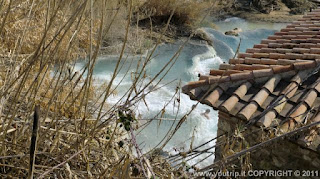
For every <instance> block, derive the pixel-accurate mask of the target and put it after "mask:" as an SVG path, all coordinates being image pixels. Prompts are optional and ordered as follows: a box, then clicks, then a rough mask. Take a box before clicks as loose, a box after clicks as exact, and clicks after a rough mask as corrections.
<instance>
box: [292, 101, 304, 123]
mask: <svg viewBox="0 0 320 179" xmlns="http://www.w3.org/2000/svg"><path fill="white" fill-rule="evenodd" d="M307 109H308V106H307V105H306V104H303V103H302V104H300V105H299V106H297V107H296V109H295V110H294V111H293V113H291V114H290V117H291V118H293V119H294V120H295V121H297V122H300V123H301V122H302V120H303V117H304V116H305V115H306V114H305V112H306V111H307Z"/></svg>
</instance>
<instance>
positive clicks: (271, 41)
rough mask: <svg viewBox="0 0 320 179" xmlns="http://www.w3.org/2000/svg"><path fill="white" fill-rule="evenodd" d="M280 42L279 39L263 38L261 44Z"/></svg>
mask: <svg viewBox="0 0 320 179" xmlns="http://www.w3.org/2000/svg"><path fill="white" fill-rule="evenodd" d="M270 43H279V42H278V40H270V39H263V40H261V44H270Z"/></svg>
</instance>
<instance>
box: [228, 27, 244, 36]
mask: <svg viewBox="0 0 320 179" xmlns="http://www.w3.org/2000/svg"><path fill="white" fill-rule="evenodd" d="M240 32H242V30H241V29H240V28H234V29H233V30H230V31H227V32H225V33H224V34H225V35H231V36H239V33H240Z"/></svg>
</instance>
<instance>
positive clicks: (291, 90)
mask: <svg viewBox="0 0 320 179" xmlns="http://www.w3.org/2000/svg"><path fill="white" fill-rule="evenodd" d="M315 14H316V15H317V16H318V17H314V15H315ZM307 17H310V18H305V19H301V20H299V21H295V22H293V23H292V24H291V25H288V26H287V28H284V29H282V30H281V31H280V32H276V33H275V34H274V35H271V36H269V37H268V38H267V39H264V40H262V41H261V44H256V45H254V47H253V48H251V49H247V50H246V53H239V54H238V57H237V58H236V59H230V60H229V64H227V63H223V64H221V65H220V67H219V70H210V75H207V76H205V75H200V78H199V81H196V82H190V83H188V84H187V85H185V86H184V87H183V88H182V90H183V92H184V93H186V94H188V95H189V96H190V98H191V99H195V100H200V99H202V98H203V97H204V94H207V93H208V95H207V96H205V97H204V99H203V100H202V101H200V102H201V103H204V104H208V105H210V106H212V107H213V108H214V109H219V110H222V111H225V112H226V113H228V114H229V115H233V116H238V117H239V118H242V119H245V120H250V119H251V118H253V117H255V116H257V115H259V114H261V111H262V110H265V109H267V108H268V106H269V105H270V104H272V101H277V102H278V105H276V106H274V107H273V108H272V109H268V110H269V111H267V112H266V113H265V114H264V115H262V116H259V117H260V119H259V120H258V122H257V125H258V126H264V127H269V126H270V125H271V124H272V123H273V124H277V123H275V121H276V120H277V122H279V121H280V122H281V126H280V129H281V130H282V131H284V132H286V131H288V130H292V129H294V128H295V126H296V124H297V123H301V122H303V120H304V117H305V114H306V111H308V110H309V109H311V108H314V107H315V105H319V103H320V97H319V98H318V94H320V78H319V79H317V78H318V76H317V75H320V72H319V73H318V74H316V75H312V76H311V77H310V76H308V75H309V73H310V72H311V71H312V70H314V69H315V68H316V67H317V66H318V65H319V64H320V9H318V10H317V11H316V12H315V13H312V14H311V15H310V14H308V16H307ZM306 77H308V78H306ZM304 80H307V82H304V83H302V82H303V81H304ZM252 86H254V87H252ZM212 89H213V90H212ZM304 89H306V90H307V92H304ZM208 90H212V91H209V92H208ZM319 96H320V95H319ZM310 116H311V115H310ZM317 117H318V118H317ZM317 117H316V118H317V119H318V120H319V121H320V114H319V115H318V116H317ZM317 127H320V125H319V126H317ZM311 138H312V136H311V135H309V134H308V135H307V136H305V137H304V138H303V140H302V138H301V141H308V142H310V141H312V139H311Z"/></svg>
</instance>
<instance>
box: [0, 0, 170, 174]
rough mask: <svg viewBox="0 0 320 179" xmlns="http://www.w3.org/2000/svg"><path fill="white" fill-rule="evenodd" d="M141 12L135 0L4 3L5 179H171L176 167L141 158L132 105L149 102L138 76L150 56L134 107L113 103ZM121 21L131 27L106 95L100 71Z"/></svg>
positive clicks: (0, 8) (1, 169)
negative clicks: (103, 48)
mask: <svg viewBox="0 0 320 179" xmlns="http://www.w3.org/2000/svg"><path fill="white" fill-rule="evenodd" d="M133 9H134V7H133V3H132V2H131V1H122V0H119V1H114V0H96V1H93V0H55V1H51V0H48V1H40V0H32V1H30V0H5V1H1V3H0V14H1V16H0V34H1V36H0V41H1V44H0V53H1V54H0V55H1V59H0V65H1V67H2V68H1V69H2V71H1V72H0V75H1V83H0V178H13V177H19V178H26V177H27V176H29V177H31V176H32V175H33V176H34V177H39V178H48V177H50V178H99V177H100V178H110V177H118V178H128V176H132V175H133V171H135V174H134V175H135V176H150V175H156V176H160V177H169V175H171V170H173V169H171V168H170V166H167V167H166V168H163V167H159V166H162V164H163V163H165V161H161V162H157V163H156V164H153V163H151V164H150V162H149V159H148V158H147V157H146V156H144V155H141V153H139V154H138V157H137V156H135V155H133V151H134V149H136V150H137V151H139V146H138V145H137V144H136V141H135V134H134V132H133V130H134V129H133V127H132V126H135V125H136V124H137V120H136V119H134V115H133V112H132V111H131V110H130V107H131V106H133V105H134V104H133V103H135V102H138V101H139V100H141V99H142V98H141V97H140V96H138V95H136V94H142V91H143V90H144V89H143V88H136V87H135V85H138V84H139V85H140V84H141V83H140V82H141V81H142V82H143V78H145V77H143V76H138V75H141V74H143V73H142V72H143V70H144V68H145V66H146V64H147V63H148V62H150V58H149V59H148V60H147V61H146V62H141V64H143V68H141V69H140V68H139V70H141V73H139V72H137V73H136V74H137V76H136V77H135V78H134V80H136V81H135V82H134V84H133V87H131V88H130V89H129V90H128V91H129V92H130V93H133V91H134V92H136V94H131V97H132V98H134V100H131V99H130V100H131V101H134V102H132V103H131V102H128V103H127V104H126V105H121V104H118V105H114V106H109V105H107V104H106V101H107V99H108V97H109V96H110V95H111V94H113V93H114V91H115V89H114V88H113V86H114V84H113V80H114V78H115V76H116V75H117V73H116V72H117V71H118V70H119V68H121V64H122V63H124V62H123V61H124V60H123V59H122V57H123V56H124V49H126V48H127V47H126V43H127V42H128V39H129V38H130V37H132V36H134V35H130V34H129V32H130V27H131V25H132V24H131V21H130V20H131V18H132V12H133ZM120 10H122V11H125V12H122V13H120ZM119 14H121V16H120V18H119V17H118V16H117V15H119ZM117 18H119V19H121V22H124V25H121V26H116V27H121V28H122V27H123V28H122V29H118V31H121V33H120V34H122V35H118V36H119V38H120V37H121V38H122V43H121V44H120V47H121V48H119V49H120V52H119V56H120V57H119V60H118V65H117V67H116V69H115V74H114V76H113V78H112V80H111V81H110V82H108V83H107V84H106V85H104V86H101V88H100V90H99V91H98V90H96V89H97V88H96V86H95V84H94V79H93V67H94V65H95V62H96V60H97V56H98V54H99V49H100V45H101V44H102V41H103V39H109V40H110V39H112V33H113V32H114V31H116V29H117V28H116V27H112V25H113V24H117V23H118V22H117V21H116V19H117ZM111 27H112V28H111ZM110 32H111V34H110ZM111 42H112V40H111ZM79 57H84V58H86V65H85V68H84V71H78V72H75V71H74V70H73V69H74V60H76V59H77V58H79ZM85 72H86V73H85ZM147 87H148V86H146V87H145V88H147ZM133 89H134V90H133ZM137 89H139V90H137ZM140 89H141V90H140ZM135 95H136V96H135ZM36 106H39V107H40V111H39V113H36V114H38V115H39V116H40V118H37V119H38V120H36V117H34V116H38V115H35V112H34V111H35V108H36ZM34 121H36V122H35V123H34ZM36 126H38V127H36ZM33 129H37V130H35V131H33ZM31 136H33V138H32V139H31ZM34 146H36V147H35V148H33V147H34ZM33 157H34V159H35V160H34V163H33V162H32V161H33V160H32V159H33ZM137 165H138V166H139V167H135V166H137ZM154 166H158V167H157V170H155V171H153V170H152V167H154ZM162 169H163V170H162ZM165 170H166V172H164V171H165Z"/></svg>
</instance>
